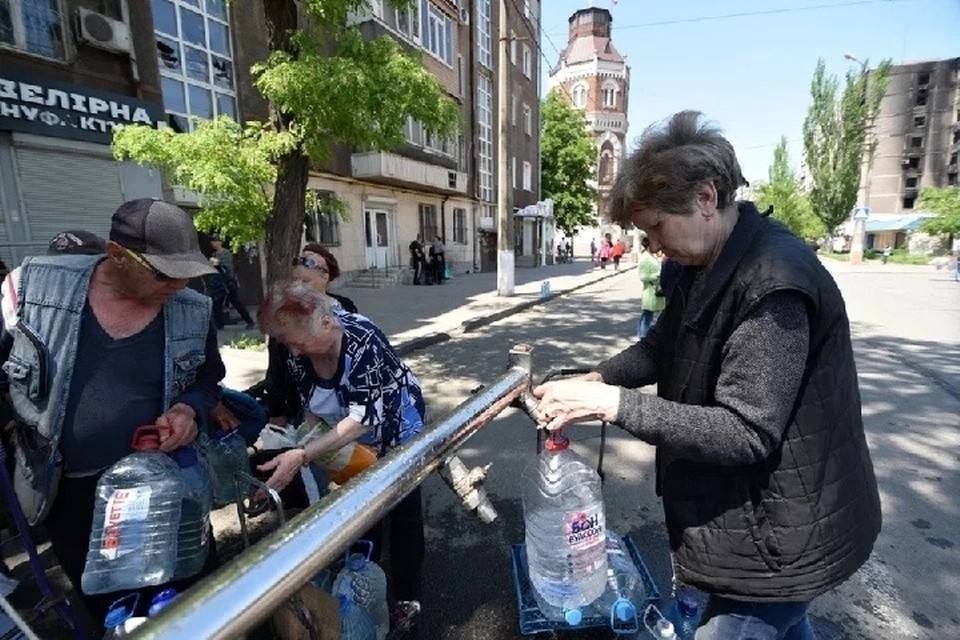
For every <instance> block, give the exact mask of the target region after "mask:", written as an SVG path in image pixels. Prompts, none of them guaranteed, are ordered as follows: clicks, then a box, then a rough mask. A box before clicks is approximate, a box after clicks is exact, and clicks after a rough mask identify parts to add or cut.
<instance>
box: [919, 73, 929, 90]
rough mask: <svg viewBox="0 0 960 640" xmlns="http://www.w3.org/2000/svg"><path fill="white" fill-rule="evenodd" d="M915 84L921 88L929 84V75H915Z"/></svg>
mask: <svg viewBox="0 0 960 640" xmlns="http://www.w3.org/2000/svg"><path fill="white" fill-rule="evenodd" d="M917 84H918V85H920V86H921V87H922V86H923V85H926V84H930V74H929V73H928V72H922V73H918V74H917Z"/></svg>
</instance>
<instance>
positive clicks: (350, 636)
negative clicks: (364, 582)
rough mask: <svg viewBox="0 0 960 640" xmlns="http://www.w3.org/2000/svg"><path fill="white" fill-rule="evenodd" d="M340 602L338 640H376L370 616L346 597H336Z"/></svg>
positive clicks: (375, 632)
mask: <svg viewBox="0 0 960 640" xmlns="http://www.w3.org/2000/svg"><path fill="white" fill-rule="evenodd" d="M337 600H339V601H340V640H376V637H377V631H376V629H375V628H374V626H373V620H371V619H370V615H369V614H368V613H367V612H366V611H364V610H363V607H361V606H360V605H358V604H356V603H355V602H353V600H351V599H350V598H349V597H348V596H345V595H343V594H341V595H339V596H337Z"/></svg>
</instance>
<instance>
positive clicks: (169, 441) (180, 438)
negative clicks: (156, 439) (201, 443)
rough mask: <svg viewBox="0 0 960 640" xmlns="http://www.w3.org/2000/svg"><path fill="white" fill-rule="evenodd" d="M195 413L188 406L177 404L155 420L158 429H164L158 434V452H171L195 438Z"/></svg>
mask: <svg viewBox="0 0 960 640" xmlns="http://www.w3.org/2000/svg"><path fill="white" fill-rule="evenodd" d="M196 418H197V413H196V412H195V411H194V410H193V407H191V406H190V405H188V404H184V403H182V402H178V403H177V404H175V405H173V406H172V407H170V408H169V409H167V410H166V411H165V412H163V413H162V414H161V415H160V417H159V418H157V420H156V424H157V426H158V427H166V430H161V432H160V450H161V451H164V452H166V451H173V450H174V449H179V448H180V447H182V446H184V445H187V444H190V443H191V442H193V441H194V440H195V439H196V437H197V421H196Z"/></svg>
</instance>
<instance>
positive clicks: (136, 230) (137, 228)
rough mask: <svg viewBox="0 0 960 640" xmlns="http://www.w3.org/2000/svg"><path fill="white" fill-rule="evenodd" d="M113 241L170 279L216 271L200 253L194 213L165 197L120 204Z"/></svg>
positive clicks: (115, 214)
mask: <svg viewBox="0 0 960 640" xmlns="http://www.w3.org/2000/svg"><path fill="white" fill-rule="evenodd" d="M110 240H112V241H113V242H116V243H117V244H119V245H120V246H122V247H126V248H127V249H130V250H132V251H136V252H137V253H139V254H140V255H142V256H143V258H144V260H146V261H147V262H149V263H150V264H151V265H152V266H153V267H154V268H155V269H156V270H157V271H159V272H160V273H162V274H163V275H165V276H167V277H170V278H177V279H184V280H186V279H190V278H196V277H198V276H203V275H207V274H209V273H216V269H214V268H213V267H211V266H210V263H209V262H208V261H207V259H206V258H205V257H204V255H203V254H202V253H200V243H199V242H198V240H197V230H196V228H194V226H193V220H192V219H191V218H190V215H189V214H188V213H187V212H186V211H184V210H183V209H181V208H180V207H178V206H176V205H173V204H170V203H169V202H164V201H163V200H158V199H155V198H140V199H139V200H130V201H128V202H124V203H123V204H122V205H120V208H119V209H117V211H116V213H114V214H113V219H112V221H111V224H110Z"/></svg>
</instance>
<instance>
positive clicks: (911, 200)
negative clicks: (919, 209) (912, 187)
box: [903, 196, 917, 209]
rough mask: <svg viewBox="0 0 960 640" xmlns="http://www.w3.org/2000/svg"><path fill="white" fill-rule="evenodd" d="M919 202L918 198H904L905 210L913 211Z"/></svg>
mask: <svg viewBox="0 0 960 640" xmlns="http://www.w3.org/2000/svg"><path fill="white" fill-rule="evenodd" d="M916 201H917V197H916V196H903V208H904V209H913V204H914V203H915V202H916Z"/></svg>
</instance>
